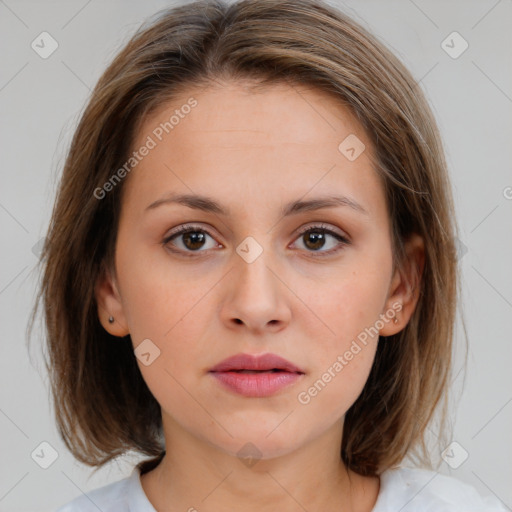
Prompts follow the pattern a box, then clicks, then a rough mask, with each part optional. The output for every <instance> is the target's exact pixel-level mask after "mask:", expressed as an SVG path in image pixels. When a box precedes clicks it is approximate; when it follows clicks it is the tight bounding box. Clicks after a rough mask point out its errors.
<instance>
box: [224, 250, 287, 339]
mask: <svg viewBox="0 0 512 512" xmlns="http://www.w3.org/2000/svg"><path fill="white" fill-rule="evenodd" d="M233 258H234V268H233V270H232V271H231V272H230V273H229V277H228V279H229V284H228V286H227V287H226V291H225V295H224V298H223V302H222V307H221V312H220V314H221V320H222V322H223V323H224V324H225V325H226V326H227V327H228V328H229V329H238V330H243V329H247V330H250V331H251V332H253V333H258V334H262V333H265V332H278V331H280V330H282V329H284V328H285V327H286V325H288V324H289V322H290V319H291V309H290V303H289V300H290V297H291V296H292V295H293V294H292V293H291V292H290V290H289V289H288V288H287V286H286V284H285V283H284V282H283V281H284V279H282V277H281V276H280V275H279V271H278V269H277V265H276V263H275V262H274V263H272V262H270V261H269V258H267V257H266V251H263V253H262V254H261V255H260V256H259V257H258V258H257V259H256V260H255V261H252V262H251V263H248V262H247V261H245V260H244V259H243V258H241V257H239V256H238V255H237V254H234V255H233Z"/></svg>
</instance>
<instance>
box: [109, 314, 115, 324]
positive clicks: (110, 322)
mask: <svg viewBox="0 0 512 512" xmlns="http://www.w3.org/2000/svg"><path fill="white" fill-rule="evenodd" d="M108 323H109V324H113V323H114V317H113V316H109V317H108Z"/></svg>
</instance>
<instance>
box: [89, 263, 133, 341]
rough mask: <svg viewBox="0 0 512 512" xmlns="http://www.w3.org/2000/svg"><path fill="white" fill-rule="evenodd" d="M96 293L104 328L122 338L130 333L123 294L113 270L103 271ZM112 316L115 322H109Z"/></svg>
mask: <svg viewBox="0 0 512 512" xmlns="http://www.w3.org/2000/svg"><path fill="white" fill-rule="evenodd" d="M94 294H95V296H96V303H97V304H98V317H99V319H100V322H101V325H102V326H103V328H104V329H105V330H106V331H107V332H108V333H110V334H112V335H113V336H118V337H120V338H121V337H123V336H126V335H127V334H130V331H129V330H128V328H127V322H126V317H125V314H124V311H123V304H122V301H121V295H120V294H119V290H118V286H117V283H116V280H115V278H114V277H113V276H112V272H110V271H109V270H105V269H104V270H103V271H102V273H101V274H100V276H99V277H98V280H97V282H96V286H95V288H94ZM110 317H112V318H113V319H114V321H113V322H109V318H110Z"/></svg>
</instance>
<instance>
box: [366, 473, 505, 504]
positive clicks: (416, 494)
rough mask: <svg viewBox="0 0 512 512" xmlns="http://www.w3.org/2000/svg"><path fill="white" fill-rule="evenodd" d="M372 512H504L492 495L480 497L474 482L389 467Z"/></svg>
mask: <svg viewBox="0 0 512 512" xmlns="http://www.w3.org/2000/svg"><path fill="white" fill-rule="evenodd" d="M380 481H381V490H380V493H379V497H378V499H377V503H376V504H375V507H374V509H373V511H372V512H392V511H393V512H395V511H396V510H400V511H401V512H413V511H414V512H433V511H435V512H505V511H506V508H505V506H504V505H503V504H502V503H501V502H500V501H499V500H498V498H496V497H495V496H493V495H490V496H485V497H484V496H481V495H480V494H479V493H478V491H477V490H476V489H475V488H474V487H472V486H471V485H469V484H467V483H465V482H462V481H460V480H458V479H456V478H454V477H451V476H446V475H443V474H441V473H437V472H435V471H430V470H427V469H412V468H397V469H388V470H387V471H384V472H383V473H382V474H381V475H380Z"/></svg>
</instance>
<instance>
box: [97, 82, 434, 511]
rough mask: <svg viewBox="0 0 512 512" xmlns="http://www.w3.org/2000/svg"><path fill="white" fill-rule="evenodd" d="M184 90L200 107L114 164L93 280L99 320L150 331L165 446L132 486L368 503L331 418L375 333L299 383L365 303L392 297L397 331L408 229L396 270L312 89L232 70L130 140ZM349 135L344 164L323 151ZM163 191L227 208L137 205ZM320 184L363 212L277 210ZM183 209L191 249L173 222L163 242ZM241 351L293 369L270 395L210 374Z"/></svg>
mask: <svg viewBox="0 0 512 512" xmlns="http://www.w3.org/2000/svg"><path fill="white" fill-rule="evenodd" d="M191 96H193V97H194V98H195V99H196V100H197V102H198V105H197V106H196V107H195V108H194V109H192V110H191V112H190V113H189V114H188V115H187V116H185V117H184V119H182V120H180V123H179V124H178V125H176V126H175V127H174V129H173V131H172V132H171V133H169V134H168V135H166V136H165V137H164V138H163V140H162V141H161V142H159V143H158V144H157V146H156V147H155V148H154V149H152V150H151V151H150V152H149V154H148V155H147V156H146V157H144V159H143V160H142V161H141V162H140V163H139V164H138V165H137V167H136V168H135V169H134V170H133V171H132V173H131V174H130V175H129V177H128V178H127V182H126V183H125V190H124V191H123V194H124V195H123V201H122V211H121V218H120V224H119V231H118V238H117V245H116V258H115V272H110V273H107V274H105V275H104V276H103V277H102V278H101V280H100V281H99V282H98V283H97V287H96V288H97V289H96V296H97V300H98V305H99V307H98V312H99V317H100V320H101V322H102V324H103V326H104V327H105V329H106V330H108V331H109V332H110V333H111V334H113V335H115V336H124V335H126V334H130V336H131V339H132V342H133V345H134V347H137V346H138V345H139V344H140V343H141V342H142V341H143V340H145V339H147V338H149V339H150V340H151V341H152V343H154V344H155V345H156V346H157V347H158V348H159V350H160V355H159V357H157V358H156V359H155V360H154V361H153V362H152V363H151V364H150V365H149V366H145V365H143V364H142V363H141V362H140V361H139V367H140V370H141V372H142V375H143V377H144V379H145V381H146V382H147V384H148V386H149V389H150V390H151V392H152V393H153V395H154V396H155V398H156V400H157V401H158V402H159V404H160V405H161V408H162V420H163V427H164V434H165V440H166V447H167V454H166V456H165V458H164V459H163V461H162V462H161V463H160V465H159V466H158V467H157V468H156V469H154V470H153V471H151V472H149V473H147V474H145V475H143V476H142V478H141V482H142V486H143V489H144V491H145V493H146V495H147V496H148V499H149V500H150V501H151V503H152V504H153V506H154V507H155V508H156V509H157V510H159V511H163V510H189V509H190V508H191V507H194V508H196V509H197V510H200V511H215V512H220V511H228V510H233V509H234V508H236V509H238V510H245V511H256V510H257V511H262V510H263V511H267V510H268V511H270V510H272V511H275V510H280V511H282V512H288V511H294V512H295V511H299V510H300V511H302V510H304V508H305V509H307V510H310V511H314V510H326V509H328V507H332V509H335V510H346V511H349V510H354V511H355V510H357V511H370V510H371V509H372V508H373V506H374V504H375V501H376V499H377V495H378V492H379V479H378V477H362V476H360V475H357V474H355V473H354V472H352V471H347V469H346V468H345V467H344V465H343V464H342V462H341V460H340V457H339V453H340V446H341V439H342V428H343V421H344V415H345V413H346V411H347V410H348V409H349V408H350V406H351V405H352V404H353V403H354V402H355V400H356V399H357V397H358V396H359V394H360V393H361V391H362V389H363V387H364V384H365V382H366V380H367V378H368V374H369V371H370V369H371V366H372V363H373V360H374V356H375V351H376V348H377V344H378V343H379V341H378V337H373V338H369V340H368V342H367V344H366V346H364V348H363V349H362V350H361V351H360V352H359V353H358V354H357V355H356V356H354V358H353V359H352V360H351V361H350V362H349V363H348V364H347V365H346V366H344V368H343V370H342V371H341V372H339V373H337V374H336V377H335V378H332V380H331V381H330V382H329V383H328V384H327V385H326V386H325V387H324V388H323V389H322V391H321V392H319V393H318V394H317V395H316V396H314V397H312V398H311V400H310V402H309V403H308V404H305V405H304V404H301V403H300V402H299V401H298V398H297V397H298V394H299V393H300V392H302V391H304V390H306V391H307V390H308V388H309V387H311V386H312V385H313V383H314V382H315V381H317V380H318V379H319V378H321V376H322V374H324V373H325V372H326V371H327V369H328V368H329V367H332V365H333V363H334V362H335V361H336V360H337V357H338V356H339V355H342V354H344V353H345V352H346V351H347V350H348V349H349V348H350V345H351V342H352V340H354V339H356V337H357V336H358V334H359V333H361V332H362V331H364V329H365V328H367V327H370V326H372V325H374V324H375V322H376V321H377V320H378V319H379V315H381V314H385V313H386V312H387V311H389V310H391V311H392V312H394V310H393V309H392V304H394V303H395V304H396V303H397V302H399V303H400V304H401V310H400V311H399V312H397V313H396V317H397V319H398V323H394V322H393V321H390V320H389V321H387V322H385V325H384V326H383V327H382V329H380V335H381V336H390V335H392V334H395V333H396V332H398V331H400V330H401V329H403V328H404V327H405V325H406V324H407V322H408V321H409V318H410V316H411V314H412V313H413V311H414V308H415V306H416V303H417V299H418V287H417V286H416V284H417V281H418V278H419V276H421V272H422V268H423V261H424V247H423V242H422V240H421V238H419V237H417V236H415V237H413V238H411V240H410V241H408V242H407V244H406V250H407V264H406V265H405V268H404V270H402V271H399V270H396V269H393V264H392V246H391V237H390V219H389V216H388V212H387V208H386V201H385V196H384V191H383V187H382V184H381V182H380V179H379V177H378V176H377V174H376V173H375V171H374V170H373V168H372V166H371V158H370V157H371V156H372V151H373V149H372V146H371V143H370V140H369V138H368V137H367V136H366V134H365V132H364V130H363V129H362V127H361V126H360V124H359V123H358V122H357V120H356V119H355V118H354V117H353V116H352V115H351V114H350V112H349V111H348V110H346V109H345V108H344V107H343V106H341V105H339V104H338V103H336V102H335V101H334V100H333V98H331V97H330V96H328V95H326V94H325V93H323V92H321V91H318V90H316V89H311V88H306V87H304V86H301V87H297V86H293V87H291V86H290V85H288V84H279V85H272V86H269V87H266V88H265V89H264V90H260V91H258V92H255V91H252V90H250V89H249V88H248V84H247V83H243V82H224V83H216V84H215V85H212V86H211V87H209V88H206V89H201V90H199V89H197V90H196V89H194V90H192V89H190V90H188V91H187V94H186V95H183V96H182V97H181V98H179V99H178V100H175V101H173V102H172V103H168V104H166V105H165V106H163V107H162V108H161V109H159V110H158V111H157V112H155V113H154V114H153V115H152V116H151V117H150V118H148V119H146V120H145V122H144V124H143V125H142V129H141V130H140V133H139V136H138V137H137V140H136V141H135V143H134V148H139V147H140V146H141V145H143V144H144V141H145V140H146V138H147V136H148V135H150V134H151V133H152V131H153V130H154V129H155V127H156V126H158V124H159V123H160V122H163V121H165V120H168V119H169V117H170V116H171V115H172V113H173V112H174V110H175V109H176V108H179V107H180V106H181V105H183V104H184V103H186V101H187V99H188V98H190V97H191ZM350 134H355V135H356V136H357V137H358V138H359V139H360V140H361V141H362V142H363V143H364V144H365V146H366V149H365V151H364V152H363V153H362V154H361V155H360V156H359V157H358V158H357V159H356V160H354V161H349V160H348V159H347V158H346V157H345V156H344V155H343V154H342V153H341V152H340V151H339V150H338V146H339V144H340V142H342V141H343V140H344V139H345V138H346V137H347V136H348V135H350ZM171 192H172V193H183V194H192V193H193V194H201V195H207V196H209V197H211V198H213V199H214V200H215V201H217V202H218V203H220V204H221V205H222V206H223V207H225V208H226V209H229V211H230V215H222V214H217V213H211V212H204V211H200V210H197V209H192V208H189V207H187V206H185V205H182V204H165V205H161V206H159V207H156V208H152V209H150V210H149V211H145V209H146V208H147V206H148V205H150V204H151V203H152V202H154V201H156V200H158V199H160V198H162V197H165V196H166V195H167V194H169V193H171ZM329 195H344V196H349V197H350V198H351V199H352V200H354V201H357V203H359V204H360V205H361V206H362V207H363V208H364V209H365V210H366V212H367V213H366V214H364V213H361V212H359V211H356V210H354V209H352V208H351V207H349V206H346V205H345V206H337V207H330V208H323V209H319V210H316V211H305V212H301V213H298V214H294V215H290V216H287V217H283V216H282V215H281V208H282V207H283V205H284V204H287V203H288V202H291V201H295V200H299V199H301V200H309V199H313V198H318V197H325V196H329ZM185 223H194V225H197V226H196V227H194V229H195V230H196V231H197V230H198V229H203V230H207V231H208V232H209V233H210V234H211V236H209V235H208V236H206V239H205V242H204V244H203V246H202V247H201V244H198V246H199V247H200V248H199V252H198V250H196V251H195V252H194V251H193V250H191V249H187V247H191V246H192V247H194V245H193V242H192V245H191V244H190V242H188V245H185V244H186V243H187V240H186V239H185V238H184V237H183V235H181V236H178V237H177V238H175V239H174V240H173V241H171V242H169V243H168V244H167V246H164V244H163V242H162V241H163V239H164V238H165V237H166V235H169V234H170V233H171V232H172V230H173V228H175V227H177V226H180V225H183V224H185ZM318 223H322V224H324V225H325V227H327V228H329V229H332V230H333V231H335V232H336V233H339V234H340V235H342V236H345V237H347V238H348V240H349V241H350V243H349V244H347V245H342V246H340V245H339V242H338V241H337V240H336V239H335V238H334V237H333V236H332V235H329V234H327V235H326V237H325V242H324V245H323V246H322V244H321V243H320V245H318V244H317V245H316V246H315V243H314V242H313V243H311V242H310V241H309V240H310V238H311V237H308V236H307V235H300V233H299V230H300V229H301V228H303V227H308V226H310V227H314V226H315V225H317V224H318ZM316 232H318V230H317V231H316ZM248 236H251V237H253V238H254V239H255V240H256V241H257V243H258V244H259V245H260V246H261V248H262V250H263V252H262V253H261V254H260V255H259V257H258V258H256V259H255V261H253V262H252V263H248V262H246V261H245V260H244V259H243V258H242V257H240V255H239V254H238V253H237V252H236V248H237V247H238V246H239V245H240V244H241V242H242V241H243V240H244V239H245V238H246V237H248ZM308 241H309V244H308ZM173 244H174V245H173ZM170 247H171V248H174V249H175V250H176V251H181V252H180V253H177V252H172V251H171V250H170V249H169V248H170ZM196 247H197V246H196ZM311 247H313V248H311ZM315 247H319V248H318V249H317V250H316V251H315V250H314V248H315ZM336 247H339V248H340V250H339V251H338V252H336V253H332V254H330V255H327V256H322V254H319V253H321V252H326V251H329V250H330V249H333V248H336ZM187 250H188V254H192V257H186V256H185V255H184V254H185V253H187ZM110 315H112V316H114V318H115V322H114V323H113V324H110V323H109V322H108V317H109V316H110ZM380 343H386V340H381V341H380ZM240 352H245V353H249V354H262V353H267V352H271V353H275V354H278V355H280V356H282V357H284V358H285V359H288V360H289V361H291V362H292V363H294V364H295V365H297V366H299V367H300V368H302V370H303V371H304V372H305V375H304V376H303V377H302V378H301V380H300V381H299V382H298V383H296V384H294V385H293V386H291V387H288V388H285V389H283V390H281V391H279V392H278V393H276V394H275V395H273V396H271V397H268V398H248V397H243V396H240V395H237V394H235V393H232V392H231V391H229V390H226V389H225V388H223V387H222V386H221V385H220V384H219V383H218V382H217V381H216V379H214V378H213V377H212V376H211V375H209V374H208V370H209V369H210V368H211V367H213V366H214V365H216V364H217V363H219V362H220V361H222V360H223V359H225V358H226V357H229V356H231V355H234V354H236V353H240ZM246 443H252V444H253V445H254V446H256V447H257V449H258V450H259V454H260V455H259V456H260V458H259V459H258V460H257V462H256V463H255V464H254V465H252V466H250V467H249V466H247V465H245V464H244V463H242V460H241V457H240V456H238V455H237V453H238V452H239V450H240V449H241V448H242V447H243V446H244V445H246Z"/></svg>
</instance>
